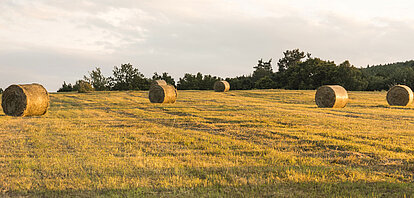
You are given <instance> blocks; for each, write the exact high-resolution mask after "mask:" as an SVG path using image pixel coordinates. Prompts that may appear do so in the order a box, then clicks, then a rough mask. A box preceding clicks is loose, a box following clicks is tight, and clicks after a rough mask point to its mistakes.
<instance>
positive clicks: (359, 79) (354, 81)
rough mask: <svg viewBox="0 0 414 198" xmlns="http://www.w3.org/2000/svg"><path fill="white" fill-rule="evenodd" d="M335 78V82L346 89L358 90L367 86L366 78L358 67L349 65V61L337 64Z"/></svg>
mask: <svg viewBox="0 0 414 198" xmlns="http://www.w3.org/2000/svg"><path fill="white" fill-rule="evenodd" d="M335 78H336V80H337V83H338V84H340V85H342V86H343V87H344V88H345V89H346V90H352V91H360V90H365V89H366V88H367V87H368V79H367V78H365V76H364V75H363V74H362V72H361V70H360V69H358V68H356V67H354V66H353V65H351V63H349V61H344V62H343V63H341V64H339V66H338V68H337V71H336V74H335Z"/></svg>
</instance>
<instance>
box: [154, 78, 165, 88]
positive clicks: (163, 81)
mask: <svg viewBox="0 0 414 198" xmlns="http://www.w3.org/2000/svg"><path fill="white" fill-rule="evenodd" d="M154 85H167V82H165V80H153V81H152V82H151V86H150V87H152V86H154Z"/></svg>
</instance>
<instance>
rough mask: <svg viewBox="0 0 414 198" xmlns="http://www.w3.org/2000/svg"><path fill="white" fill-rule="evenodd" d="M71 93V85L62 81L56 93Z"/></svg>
mask: <svg viewBox="0 0 414 198" xmlns="http://www.w3.org/2000/svg"><path fill="white" fill-rule="evenodd" d="M71 91H74V90H73V86H72V84H70V83H69V84H66V82H65V81H63V84H62V87H61V88H59V89H58V90H57V92H71Z"/></svg>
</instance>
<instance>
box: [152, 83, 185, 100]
mask: <svg viewBox="0 0 414 198" xmlns="http://www.w3.org/2000/svg"><path fill="white" fill-rule="evenodd" d="M177 95H178V94H177V90H176V89H175V87H174V86H172V85H153V86H151V88H150V90H149V94H148V97H149V100H150V101H151V102H152V103H175V100H176V99H177Z"/></svg>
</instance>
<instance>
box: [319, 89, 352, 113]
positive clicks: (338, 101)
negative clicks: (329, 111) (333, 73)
mask: <svg viewBox="0 0 414 198" xmlns="http://www.w3.org/2000/svg"><path fill="white" fill-rule="evenodd" d="M315 102H316V105H318V107H320V108H344V107H345V106H346V104H347V103H348V93H347V91H346V90H345V89H344V88H343V87H341V86H339V85H324V86H321V87H319V88H318V90H317V91H316V94H315Z"/></svg>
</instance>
